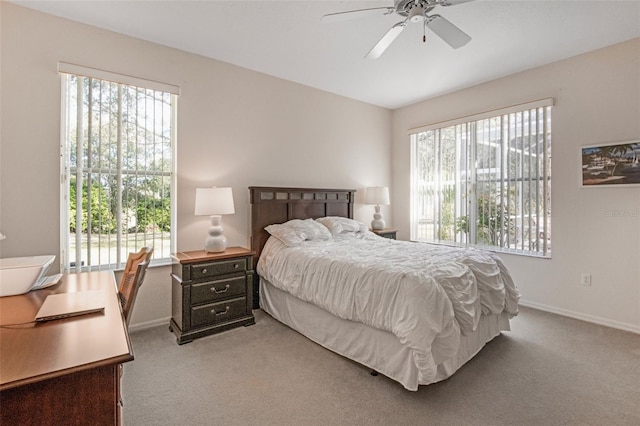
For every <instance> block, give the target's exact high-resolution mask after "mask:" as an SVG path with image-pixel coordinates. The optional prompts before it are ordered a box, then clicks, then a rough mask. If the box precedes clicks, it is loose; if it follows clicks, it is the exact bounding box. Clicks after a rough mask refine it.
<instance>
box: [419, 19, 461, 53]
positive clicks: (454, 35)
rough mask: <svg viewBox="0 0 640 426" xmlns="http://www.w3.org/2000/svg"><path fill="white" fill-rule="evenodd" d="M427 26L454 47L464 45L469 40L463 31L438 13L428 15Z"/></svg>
mask: <svg viewBox="0 0 640 426" xmlns="http://www.w3.org/2000/svg"><path fill="white" fill-rule="evenodd" d="M427 27H429V29H430V30H431V31H433V32H434V33H436V35H437V36H438V37H440V38H441V39H442V40H444V41H445V42H446V43H447V44H448V45H449V46H451V47H452V48H454V49H457V48H459V47H462V46H464V45H465V44H467V43H469V41H470V40H471V37H469V36H468V35H467V34H466V33H465V32H464V31H462V30H461V29H460V28H458V27H456V26H455V25H453V24H452V23H451V22H449V21H448V20H446V19H445V18H443V17H442V16H440V15H431V16H429V17H428V21H427Z"/></svg>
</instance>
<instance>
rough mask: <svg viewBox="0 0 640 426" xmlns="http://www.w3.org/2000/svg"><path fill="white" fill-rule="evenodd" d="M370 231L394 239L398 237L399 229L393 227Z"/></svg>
mask: <svg viewBox="0 0 640 426" xmlns="http://www.w3.org/2000/svg"><path fill="white" fill-rule="evenodd" d="M370 231H371V232H373V233H374V234H377V235H380V236H381V237H384V238H390V239H392V240H395V239H396V233H397V232H398V230H397V229H391V228H384V229H370Z"/></svg>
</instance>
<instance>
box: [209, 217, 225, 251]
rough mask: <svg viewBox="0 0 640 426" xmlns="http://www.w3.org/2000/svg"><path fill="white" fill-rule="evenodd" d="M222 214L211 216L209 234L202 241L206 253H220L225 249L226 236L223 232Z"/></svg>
mask: <svg viewBox="0 0 640 426" xmlns="http://www.w3.org/2000/svg"><path fill="white" fill-rule="evenodd" d="M223 232H224V229H223V228H222V216H220V215H212V216H211V227H210V228H209V236H208V237H207V239H206V240H205V243H204V251H206V252H207V253H220V252H223V251H225V250H226V249H227V237H225V236H224V234H223Z"/></svg>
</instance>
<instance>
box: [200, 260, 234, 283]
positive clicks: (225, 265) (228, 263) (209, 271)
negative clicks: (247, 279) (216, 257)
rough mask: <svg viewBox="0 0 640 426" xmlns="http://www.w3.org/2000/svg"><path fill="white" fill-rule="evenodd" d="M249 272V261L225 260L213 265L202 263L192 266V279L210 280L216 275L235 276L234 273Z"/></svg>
mask: <svg viewBox="0 0 640 426" xmlns="http://www.w3.org/2000/svg"><path fill="white" fill-rule="evenodd" d="M246 270H247V259H246V258H242V259H232V260H223V261H217V262H211V263H202V264H199V265H193V266H191V278H192V279H194V280H197V279H200V278H209V277H213V276H216V275H225V274H233V273H234V272H245V271H246Z"/></svg>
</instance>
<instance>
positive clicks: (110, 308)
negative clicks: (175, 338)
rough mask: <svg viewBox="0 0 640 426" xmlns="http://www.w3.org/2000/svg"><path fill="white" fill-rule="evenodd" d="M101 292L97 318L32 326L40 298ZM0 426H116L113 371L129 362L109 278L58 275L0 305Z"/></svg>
mask: <svg viewBox="0 0 640 426" xmlns="http://www.w3.org/2000/svg"><path fill="white" fill-rule="evenodd" d="M84 290H104V293H105V309H104V313H94V314H88V315H84V316H78V317H73V318H67V319H62V320H55V321H50V322H46V323H38V324H36V325H26V326H19V327H18V326H16V327H10V328H7V327H6V326H7V325H9V324H17V323H24V322H28V321H32V320H33V319H34V317H35V314H36V312H37V311H38V309H39V307H40V305H41V304H42V302H43V301H44V299H45V298H46V296H47V295H49V294H53V293H65V292H76V291H84ZM0 324H1V325H3V326H4V327H1V328H0V407H1V408H0V424H3V425H4V424H6V425H11V424H14V425H17V424H19V425H32V424H65V425H72V424H77V425H81V424H84V425H86V424H96V425H97V424H100V425H106V424H120V404H119V402H120V364H121V363H123V362H128V361H131V360H133V351H132V349H131V343H130V341H129V335H128V333H127V328H126V324H125V322H124V319H123V316H122V309H121V307H120V302H119V299H118V296H117V287H116V282H115V277H114V275H113V273H112V272H109V271H106V272H89V273H81V274H69V275H65V276H63V278H62V280H61V282H60V283H59V284H56V285H55V286H52V287H49V288H47V289H43V290H39V291H32V292H29V293H27V294H22V295H18V296H9V297H1V298H0Z"/></svg>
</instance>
